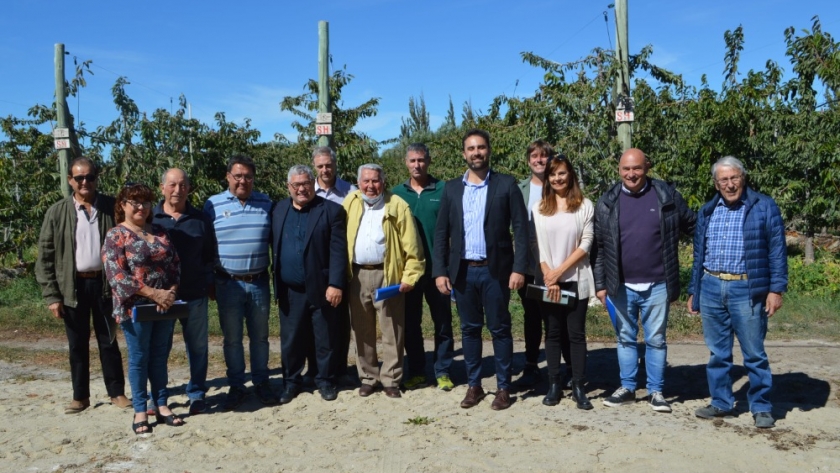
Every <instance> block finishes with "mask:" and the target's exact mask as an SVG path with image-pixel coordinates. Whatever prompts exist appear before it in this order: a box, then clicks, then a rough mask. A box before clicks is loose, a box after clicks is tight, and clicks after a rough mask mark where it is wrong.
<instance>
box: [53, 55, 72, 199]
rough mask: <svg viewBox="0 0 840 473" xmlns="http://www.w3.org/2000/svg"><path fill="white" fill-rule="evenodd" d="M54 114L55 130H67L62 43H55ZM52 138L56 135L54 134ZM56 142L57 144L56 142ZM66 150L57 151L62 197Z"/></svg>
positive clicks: (66, 190)
mask: <svg viewBox="0 0 840 473" xmlns="http://www.w3.org/2000/svg"><path fill="white" fill-rule="evenodd" d="M55 113H56V121H57V122H58V124H57V127H56V130H67V129H68V126H67V125H68V123H69V122H70V120H69V119H68V116H67V115H69V114H68V113H67V90H66V89H65V88H64V44H62V43H56V45H55ZM54 136H57V135H55V134H54ZM67 138H69V136H68V137H67ZM56 141H57V142H58V140H56ZM68 141H69V140H68ZM56 144H58V143H56ZM68 148H69V147H68ZM68 148H63V149H62V148H59V150H58V172H59V175H60V176H61V177H60V178H59V180H58V181H59V182H60V183H61V194H62V195H63V196H64V197H67V196H69V195H70V183H69V182H67V178H66V177H65V176H67V175H69V166H70V149H68Z"/></svg>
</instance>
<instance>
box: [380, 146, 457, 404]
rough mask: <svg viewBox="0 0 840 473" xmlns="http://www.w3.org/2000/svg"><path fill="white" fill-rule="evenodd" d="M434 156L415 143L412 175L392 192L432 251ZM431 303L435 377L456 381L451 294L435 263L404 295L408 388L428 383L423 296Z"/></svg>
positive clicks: (441, 383)
mask: <svg viewBox="0 0 840 473" xmlns="http://www.w3.org/2000/svg"><path fill="white" fill-rule="evenodd" d="M431 162H432V157H431V155H429V148H427V147H426V145H424V144H423V143H413V144H411V145H409V146H408V148H407V149H406V152H405V166H406V167H407V168H408V173H409V175H410V177H409V178H408V179H406V180H405V181H404V182H402V183H401V184H398V185H397V186H395V187H394V188H393V189H391V192H393V193H394V194H396V195H398V196H400V197H402V199H403V200H404V201H406V202H408V206H409V208H411V214H412V215H414V221H415V223H416V224H417V230H418V233H419V235H420V241H421V242H422V243H423V253H425V254H427V255H431V254H432V245H433V244H434V239H435V223H436V222H437V216H438V210H439V209H440V198H441V196H442V195H443V187H444V185H445V184H446V183H445V182H443V181H440V180H438V179H435V178H434V177H432V176H430V175H429V165H430V164H431ZM424 296H425V298H426V303H427V304H428V305H429V313H430V314H431V316H432V322H433V323H434V326H435V351H434V363H435V379H436V380H437V387H438V389H442V390H444V391H449V390H451V389H452V388H453V387H454V385H453V384H452V380H451V379H450V378H449V370H450V367H451V366H452V359H453V358H454V356H455V355H454V347H455V341H454V336H453V334H452V303H451V302H450V300H449V296H445V295H443V294H441V293H440V291H438V289H437V286H435V281H434V280H433V279H432V265H431V264H427V265H426V272H425V273H424V274H423V277H421V278H420V281H419V282H418V283H417V285H416V286H415V287H414V290H413V291H409V292H407V293H406V295H405V353H406V355H407V356H408V373H409V377H408V380H407V381H405V382H404V383H403V384H404V386H405V388H406V389H415V388H421V387H425V386H426V353H425V349H424V347H423V329H422V322H423V298H424Z"/></svg>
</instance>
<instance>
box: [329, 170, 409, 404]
mask: <svg viewBox="0 0 840 473" xmlns="http://www.w3.org/2000/svg"><path fill="white" fill-rule="evenodd" d="M358 179H359V182H358V184H359V190H357V191H355V192H352V193H351V194H349V195H348V196H347V198H345V199H344V203H343V204H342V205H343V206H344V209H345V210H346V211H347V251H348V255H349V259H348V260H349V263H350V268H349V269H350V272H349V274H350V275H351V276H350V285H349V287H348V291H347V292H348V296H349V299H350V325H351V326H352V327H353V340H354V343H355V345H356V367H357V369H358V371H359V379H360V380H361V382H362V387H361V388H359V395H360V396H362V397H367V396H370V395H371V394H373V393H374V392H375V391H376V390H377V389H378V388H379V387H380V386H381V387H382V390H383V391H384V392H385V395H386V396H388V397H392V398H397V397H401V394H400V388H399V386H400V382H401V381H402V374H403V353H404V334H405V296H404V293H406V292H408V291H411V290H412V289H414V285H415V284H417V281H418V280H419V279H420V277H421V276H422V275H423V271H424V270H425V267H426V260H425V256H424V255H423V246H422V243H421V241H420V236H419V235H418V233H417V227H416V226H415V224H414V218H413V217H412V215H411V210H410V209H409V207H408V204H407V203H406V202H405V201H404V200H402V199H401V198H400V197H398V196H396V195H393V194H391V193H390V192H386V191H385V172H384V171H383V170H382V167H381V166H379V165H377V164H363V165H361V166H359V174H358ZM397 285H398V286H399V292H398V294H397V295H396V296H393V297H391V298H388V299H385V300H381V301H376V300H375V299H376V296H375V294H376V290H377V289H380V288H384V287H389V286H397ZM377 316H378V318H379V327H380V330H381V331H382V347H383V348H382V368H381V369H380V368H379V361H378V359H377V356H376V319H377Z"/></svg>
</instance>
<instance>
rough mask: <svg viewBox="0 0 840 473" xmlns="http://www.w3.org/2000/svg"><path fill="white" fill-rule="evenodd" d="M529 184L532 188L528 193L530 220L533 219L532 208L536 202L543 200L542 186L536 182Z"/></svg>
mask: <svg viewBox="0 0 840 473" xmlns="http://www.w3.org/2000/svg"><path fill="white" fill-rule="evenodd" d="M529 185H530V186H531V190H530V193H529V194H528V220H533V218H532V217H531V209H532V208H534V203H536V202H537V201H539V200H542V186H541V185H539V184H534V183H533V182H532V183H531V184H529Z"/></svg>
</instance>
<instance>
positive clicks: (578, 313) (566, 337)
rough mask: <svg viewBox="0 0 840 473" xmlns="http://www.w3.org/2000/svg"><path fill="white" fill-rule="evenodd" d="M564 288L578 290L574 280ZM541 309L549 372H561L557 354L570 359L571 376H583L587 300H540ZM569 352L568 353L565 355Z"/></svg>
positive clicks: (553, 373) (584, 371) (549, 373)
mask: <svg viewBox="0 0 840 473" xmlns="http://www.w3.org/2000/svg"><path fill="white" fill-rule="evenodd" d="M563 288H564V289H567V290H572V289H574V292H577V283H574V286H573V287H567V286H565V285H564V286H563ZM540 309H541V311H542V314H543V315H544V316H545V321H546V326H547V327H546V336H545V360H546V364H547V365H548V375H549V376H551V377H559V376H560V354H561V353H562V354H563V356H564V357H565V358H566V361H567V362H569V361H570V363H569V364H570V365H571V367H572V379H577V380H582V379H584V378H585V377H586V309H587V301H586V300H580V299H572V305H570V306H562V305H559V304H552V303H549V302H540ZM567 353H568V355H566V354H567Z"/></svg>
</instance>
